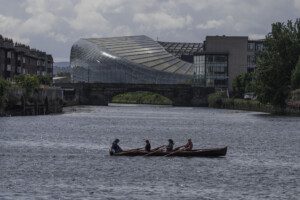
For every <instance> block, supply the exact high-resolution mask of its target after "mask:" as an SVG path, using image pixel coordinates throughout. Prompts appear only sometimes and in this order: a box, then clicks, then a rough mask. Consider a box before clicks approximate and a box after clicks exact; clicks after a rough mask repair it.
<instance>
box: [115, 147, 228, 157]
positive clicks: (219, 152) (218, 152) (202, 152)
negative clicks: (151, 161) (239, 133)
mask: <svg viewBox="0 0 300 200" xmlns="http://www.w3.org/2000/svg"><path fill="white" fill-rule="evenodd" d="M149 153H150V154H149ZM226 153H227V147H224V148H215V149H195V150H192V151H173V152H165V151H156V152H147V151H143V150H128V151H123V152H120V153H113V152H111V151H110V155H111V156H167V155H168V156H170V157H171V156H172V157H222V156H226Z"/></svg>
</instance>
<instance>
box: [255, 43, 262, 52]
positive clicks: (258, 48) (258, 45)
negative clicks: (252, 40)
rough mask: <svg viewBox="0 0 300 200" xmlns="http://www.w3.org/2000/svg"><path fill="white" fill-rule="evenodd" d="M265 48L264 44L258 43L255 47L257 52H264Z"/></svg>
mask: <svg viewBox="0 0 300 200" xmlns="http://www.w3.org/2000/svg"><path fill="white" fill-rule="evenodd" d="M263 48H264V46H263V44H262V43H257V44H256V47H255V50H256V51H262V50H263Z"/></svg>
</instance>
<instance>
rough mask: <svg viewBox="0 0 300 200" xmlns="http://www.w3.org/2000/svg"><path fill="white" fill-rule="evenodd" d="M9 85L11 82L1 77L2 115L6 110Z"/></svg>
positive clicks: (0, 102) (0, 100) (0, 103)
mask: <svg viewBox="0 0 300 200" xmlns="http://www.w3.org/2000/svg"><path fill="white" fill-rule="evenodd" d="M9 87H10V83H9V82H8V81H6V80H4V79H2V78H1V77H0V116H1V115H3V112H4V111H5V107H6V104H7V95H8V90H9Z"/></svg>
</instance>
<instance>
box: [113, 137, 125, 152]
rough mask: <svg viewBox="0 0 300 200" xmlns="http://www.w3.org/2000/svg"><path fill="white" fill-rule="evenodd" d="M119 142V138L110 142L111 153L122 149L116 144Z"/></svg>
mask: <svg viewBox="0 0 300 200" xmlns="http://www.w3.org/2000/svg"><path fill="white" fill-rule="evenodd" d="M119 142H120V140H119V139H115V141H114V142H113V143H112V145H111V151H112V152H113V153H120V152H122V151H123V150H122V148H121V147H120V146H119V145H118V143H119Z"/></svg>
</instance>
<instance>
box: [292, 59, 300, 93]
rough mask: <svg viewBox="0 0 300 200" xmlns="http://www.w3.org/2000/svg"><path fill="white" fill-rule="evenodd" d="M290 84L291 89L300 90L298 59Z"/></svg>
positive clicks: (299, 61)
mask: <svg viewBox="0 0 300 200" xmlns="http://www.w3.org/2000/svg"><path fill="white" fill-rule="evenodd" d="M291 82H292V89H300V57H299V59H298V63H297V65H296V68H295V70H294V71H293V74H292V78H291Z"/></svg>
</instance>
